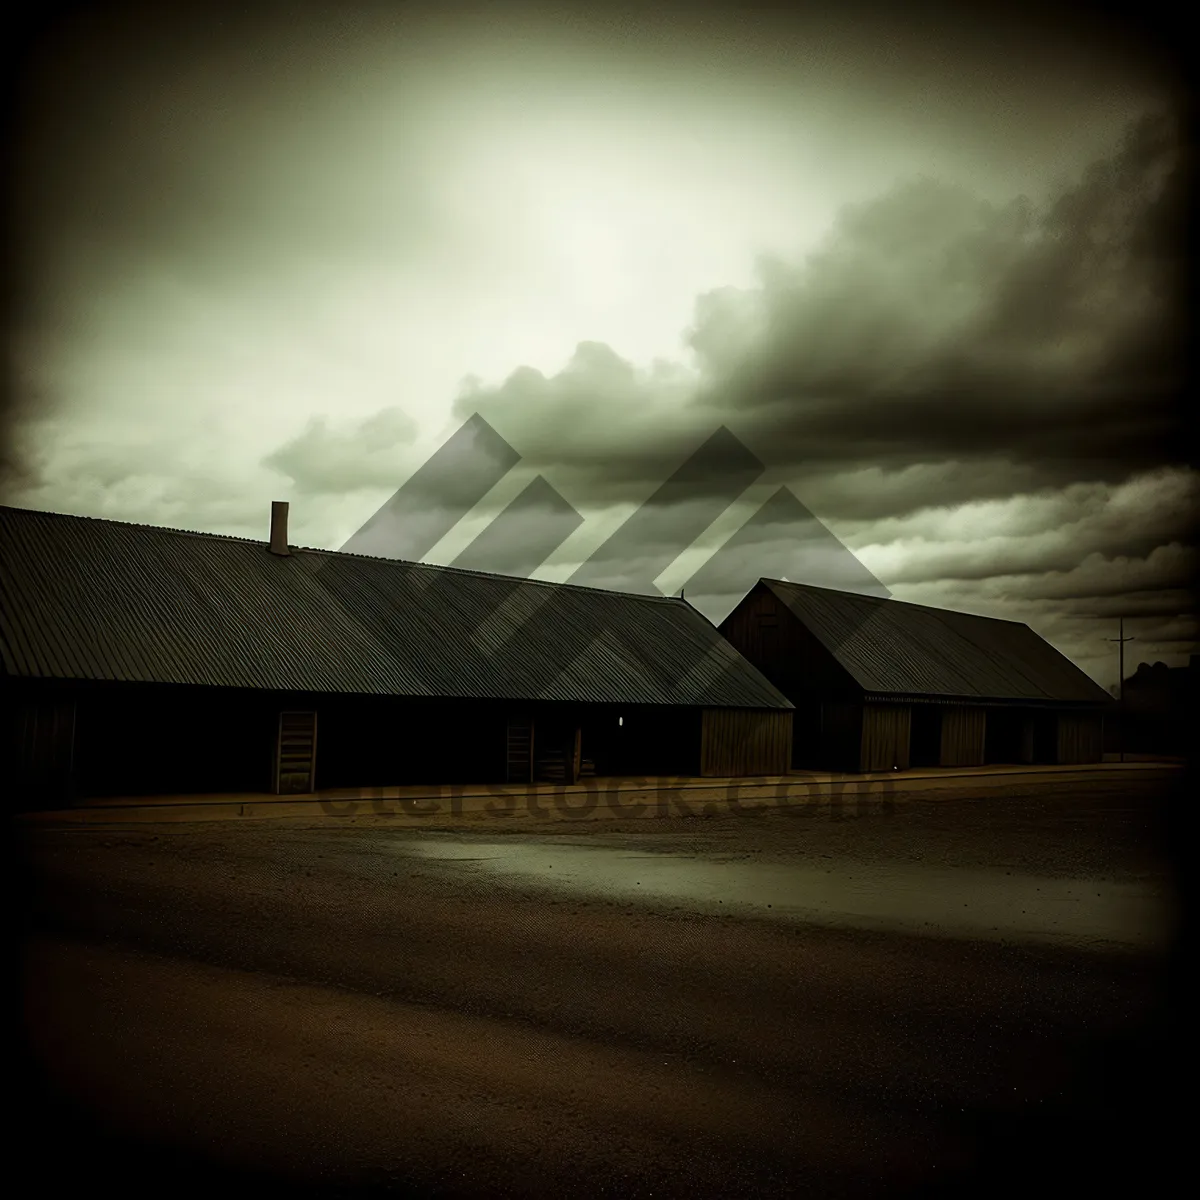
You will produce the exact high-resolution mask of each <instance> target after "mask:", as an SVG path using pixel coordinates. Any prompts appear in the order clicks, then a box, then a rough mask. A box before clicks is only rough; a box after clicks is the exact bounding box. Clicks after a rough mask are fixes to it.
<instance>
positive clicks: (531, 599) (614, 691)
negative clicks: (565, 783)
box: [0, 507, 791, 708]
mask: <svg viewBox="0 0 1200 1200" xmlns="http://www.w3.org/2000/svg"><path fill="white" fill-rule="evenodd" d="M0 662H2V665H3V670H4V673H5V674H7V675H10V676H25V677H40V678H57V679H83V680H117V681H141V682H156V683H177V684H200V685H207V686H213V687H238V688H263V689H270V690H278V691H304V692H338V693H354V694H362V695H394V696H410V697H429V698H432V697H450V698H460V699H497V700H561V701H580V702H588V703H606V702H612V703H626V704H672V705H711V706H715V707H734V708H737V707H743V708H790V707H791V704H790V702H789V701H788V700H787V699H786V698H785V697H784V696H783V695H782V694H781V693H780V692H778V691H777V690H776V689H775V688H774V687H772V686H771V684H770V683H768V682H767V680H766V679H765V678H764V677H763V676H762V675H760V674H759V673H758V671H757V670H756V669H755V668H754V667H753V666H751V664H750V663H749V662H747V661H746V660H745V659H744V658H742V657H741V656H740V655H739V654H738V653H737V652H736V651H734V650H733V648H732V647H731V646H729V645H728V644H727V643H726V642H725V640H724V639H723V638H722V637H721V636H720V634H719V633H718V632H717V630H716V629H715V628H714V627H713V626H712V625H711V624H710V623H709V622H708V621H707V620H706V619H705V618H704V617H703V616H702V615H701V614H699V613H698V612H696V610H695V609H693V608H692V607H691V605H689V604H687V603H686V602H684V601H681V600H678V599H675V598H667V597H651V596H634V595H626V594H623V593H618V592H608V591H601V590H599V589H594V588H582V587H571V586H567V585H562V584H552V583H544V582H539V581H532V580H523V579H515V578H511V577H508V576H501V575H487V574H483V573H481V572H475V571H461V570H455V569H453V568H450V567H436V566H428V565H423V564H418V563H405V562H396V561H392V560H389V559H381V558H369V557H366V556H362V555H356V554H339V553H334V552H330V551H325V550H310V549H300V548H296V547H292V551H291V553H290V554H289V555H288V556H286V557H284V556H279V555H274V554H271V553H270V552H269V551H268V549H267V546H266V543H265V542H259V541H254V540H250V539H244V538H231V537H223V536H218V535H214V534H205V533H192V532H187V531H183V530H172V529H160V528H157V527H154V526H148V525H132V524H125V523H122V522H117V521H109V520H100V519H96V518H89V517H74V516H62V515H58V514H53V513H42V512H31V511H28V510H23V509H15V508H5V507H0Z"/></svg>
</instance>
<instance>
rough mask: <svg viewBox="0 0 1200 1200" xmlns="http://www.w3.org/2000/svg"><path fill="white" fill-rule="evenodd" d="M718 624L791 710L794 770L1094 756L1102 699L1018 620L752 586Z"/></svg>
mask: <svg viewBox="0 0 1200 1200" xmlns="http://www.w3.org/2000/svg"><path fill="white" fill-rule="evenodd" d="M720 628H721V632H722V634H723V635H724V636H725V637H726V638H727V639H728V640H729V642H730V643H731V644H732V645H733V647H734V648H735V649H737V650H738V651H739V652H740V653H741V654H742V655H744V656H745V657H746V658H748V659H749V660H750V661H751V662H752V663H754V664H755V665H756V666H757V667H759V669H760V670H761V671H762V672H763V674H764V675H766V676H767V678H768V679H770V680H771V681H772V683H774V684H775V685H776V686H777V687H778V688H779V689H780V690H781V691H782V692H784V693H785V694H786V695H787V696H788V697H789V698H790V699H791V700H792V701H793V703H794V704H795V705H796V715H795V723H794V728H793V766H794V767H795V768H799V769H824V770H843V771H887V770H892V769H893V768H898V769H900V770H904V769H906V768H909V767H925V766H945V767H952V766H978V765H982V764H985V763H1088V762H1098V761H1100V760H1101V758H1102V757H1103V724H1102V722H1103V718H1104V714H1105V713H1106V712H1107V711H1109V710H1110V709H1111V707H1112V703H1113V702H1112V699H1111V697H1110V696H1109V695H1108V693H1107V692H1105V691H1104V690H1103V689H1102V688H1101V687H1100V686H1099V685H1098V684H1096V683H1095V682H1093V680H1091V679H1090V678H1089V677H1088V676H1087V675H1085V674H1084V673H1083V671H1081V670H1080V669H1079V668H1078V667H1076V666H1075V664H1074V663H1072V662H1071V661H1070V660H1069V659H1067V658H1066V657H1065V656H1064V655H1062V654H1060V653H1059V652H1058V651H1057V650H1055V649H1054V647H1053V646H1051V645H1050V644H1049V643H1048V642H1046V641H1045V640H1044V639H1042V638H1040V637H1039V636H1038V635H1037V634H1036V633H1034V632H1033V630H1032V629H1030V628H1029V627H1028V626H1027V625H1024V624H1021V623H1019V622H1015V621H1002V620H996V619H994V618H991V617H981V616H974V615H972V614H969V613H960V612H950V611H947V610H944V609H938V608H930V607H927V606H925V605H920V604H908V603H904V602H902V601H899V600H890V599H886V598H880V597H875V596H863V595H858V594H856V593H851V592H840V591H834V590H831V589H828V588H819V587H812V586H808V585H803V584H795V583H788V582H784V581H781V580H775V579H760V580H759V582H758V583H757V584H756V585H755V586H754V587H753V588H752V589H751V590H750V592H748V593H747V595H746V596H745V597H743V599H742V600H741V602H740V603H739V604H738V605H737V607H736V608H735V609H734V610H733V612H731V613H730V614H729V616H728V617H727V618H726V619H725V621H724V622H723V623H722V624H721V626H720Z"/></svg>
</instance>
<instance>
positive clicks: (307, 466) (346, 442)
mask: <svg viewBox="0 0 1200 1200" xmlns="http://www.w3.org/2000/svg"><path fill="white" fill-rule="evenodd" d="M416 432H417V430H416V425H415V423H414V422H413V419H412V418H411V417H410V416H409V415H408V414H407V413H405V412H403V411H402V410H401V409H399V408H385V409H381V410H380V411H379V412H377V413H375V414H373V415H372V416H370V417H367V418H365V419H364V420H361V421H358V422H353V423H350V424H349V425H345V426H343V427H341V428H331V426H330V423H329V421H328V420H327V419H325V418H322V417H314V418H313V419H312V420H311V421H309V423H308V425H307V426H306V427H305V429H304V430H303V431H302V432H301V433H299V434H298V435H297V436H296V437H294V438H292V439H291V440H290V441H288V442H285V443H284V444H283V445H282V446H280V447H279V449H277V450H274V451H272V452H271V453H270V454H269V455H267V456H266V458H265V459H264V460H263V463H264V465H265V466H268V467H271V468H273V469H274V470H276V471H278V472H280V473H281V474H283V475H286V476H287V477H288V478H289V479H290V480H291V481H292V483H293V484H295V486H296V489H297V491H299V492H301V493H307V494H309V495H320V494H323V493H336V494H339V495H340V494H344V493H346V492H354V491H359V490H364V489H371V488H379V487H387V486H388V485H389V484H391V483H393V482H394V481H395V479H396V477H397V475H398V474H399V473H400V471H401V469H402V463H400V462H399V461H398V460H397V454H396V451H397V448H398V447H401V446H406V445H408V444H410V443H411V442H412V441H413V439H414V438H415V436H416Z"/></svg>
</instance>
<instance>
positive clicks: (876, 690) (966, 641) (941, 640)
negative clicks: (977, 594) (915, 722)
mask: <svg viewBox="0 0 1200 1200" xmlns="http://www.w3.org/2000/svg"><path fill="white" fill-rule="evenodd" d="M761 582H762V584H763V585H764V586H766V587H767V588H769V589H770V590H771V592H773V593H774V595H775V596H776V597H777V598H778V599H779V600H781V601H782V602H783V603H784V604H785V605H787V607H788V608H789V609H790V610H791V612H793V613H794V614H795V615H796V616H797V617H798V618H799V619H800V620H801V621H802V622H803V623H804V625H805V626H806V628H808V629H809V630H810V631H811V632H812V633H813V634H814V635H815V636H816V637H817V639H818V640H819V641H820V642H821V643H822V645H824V646H825V648H826V649H827V650H829V651H830V653H831V654H832V655H833V656H834V657H835V658H836V659H837V661H838V662H839V663H840V664H841V665H842V666H843V667H844V668H845V669H846V670H847V671H848V672H849V673H850V675H851V676H852V677H853V678H854V680H855V681H856V682H857V683H858V684H859V686H861V687H862V689H863V690H864V691H865V692H867V693H868V694H872V695H902V696H946V697H951V696H957V697H964V698H971V699H989V700H1029V701H1056V702H1070V703H1089V704H1090V703H1110V702H1111V697H1110V696H1109V695H1108V693H1107V692H1105V691H1104V689H1103V688H1101V687H1100V685H1099V684H1097V683H1095V682H1094V681H1093V680H1092V679H1090V678H1089V677H1088V676H1087V675H1085V674H1084V673H1083V671H1081V670H1080V669H1079V668H1078V667H1077V666H1076V665H1075V664H1074V663H1073V662H1071V660H1070V659H1068V658H1067V657H1066V656H1065V655H1063V654H1060V653H1059V652H1058V651H1057V650H1055V649H1054V647H1053V646H1051V645H1050V644H1049V643H1048V642H1046V641H1045V640H1044V639H1042V638H1040V637H1039V636H1038V635H1037V634H1036V633H1034V631H1033V630H1032V629H1030V628H1029V626H1028V625H1024V624H1022V623H1020V622H1018V621H1001V620H997V619H996V618H994V617H981V616H975V615H973V614H971V613H961V612H950V611H949V610H947V609H940V608H929V607H927V606H925V605H922V604H908V603H906V602H904V601H902V600H889V599H884V598H880V597H875V596H863V595H859V594H855V593H851V592H838V591H832V590H830V589H829V588H819V587H810V586H808V585H806V584H796V583H785V582H782V581H780V580H775V579H764V580H762V581H761Z"/></svg>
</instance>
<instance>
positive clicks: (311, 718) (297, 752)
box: [274, 712, 317, 796]
mask: <svg viewBox="0 0 1200 1200" xmlns="http://www.w3.org/2000/svg"><path fill="white" fill-rule="evenodd" d="M316 773H317V714H316V713H315V712H281V713H280V714H279V734H278V737H277V738H276V741H275V786H274V791H275V794H276V795H277V796H291V795H296V794H298V793H307V792H312V791H315V790H316Z"/></svg>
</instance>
